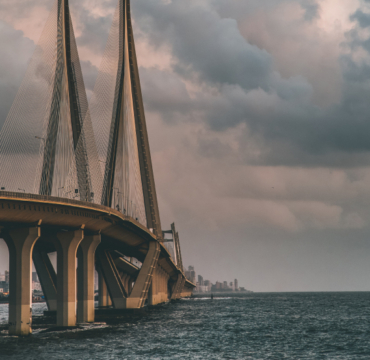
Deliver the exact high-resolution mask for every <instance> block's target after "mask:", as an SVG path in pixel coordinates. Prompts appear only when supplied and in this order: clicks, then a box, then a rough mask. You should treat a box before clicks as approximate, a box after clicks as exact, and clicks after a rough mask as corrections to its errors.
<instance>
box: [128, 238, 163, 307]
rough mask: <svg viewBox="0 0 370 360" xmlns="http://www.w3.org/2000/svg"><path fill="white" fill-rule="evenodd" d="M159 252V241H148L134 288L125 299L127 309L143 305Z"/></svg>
mask: <svg viewBox="0 0 370 360" xmlns="http://www.w3.org/2000/svg"><path fill="white" fill-rule="evenodd" d="M159 253H160V245H159V243H158V242H157V241H151V242H150V243H149V249H148V253H147V255H146V257H145V260H144V262H143V265H142V267H141V269H140V272H139V275H138V277H137V279H136V281H135V285H134V288H133V289H132V291H131V294H130V297H129V298H128V299H127V301H126V307H127V308H128V309H140V308H141V307H143V306H144V303H145V300H146V298H147V297H148V291H149V287H150V284H151V282H152V276H153V271H154V269H155V267H156V266H157V262H158V257H159Z"/></svg>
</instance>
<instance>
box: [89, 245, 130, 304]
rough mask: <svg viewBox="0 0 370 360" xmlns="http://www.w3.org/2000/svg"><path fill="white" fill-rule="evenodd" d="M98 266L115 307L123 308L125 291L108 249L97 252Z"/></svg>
mask: <svg viewBox="0 0 370 360" xmlns="http://www.w3.org/2000/svg"><path fill="white" fill-rule="evenodd" d="M96 257H97V260H98V263H99V268H100V270H101V272H102V275H103V277H104V280H105V283H106V285H107V287H108V292H109V295H110V298H111V300H112V303H113V307H114V308H115V309H124V308H125V305H126V296H127V293H126V291H125V289H124V286H123V284H122V281H121V278H120V276H119V272H118V270H117V268H116V265H115V263H114V261H113V259H112V256H111V254H110V253H109V251H108V250H99V251H98V252H97V256H96Z"/></svg>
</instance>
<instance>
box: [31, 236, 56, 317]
mask: <svg viewBox="0 0 370 360" xmlns="http://www.w3.org/2000/svg"><path fill="white" fill-rule="evenodd" d="M38 244H39V243H37V244H36V246H35V248H34V250H33V255H32V259H33V263H34V265H35V269H36V272H37V275H38V277H39V280H40V283H41V288H42V292H43V293H44V296H45V299H46V304H47V306H48V310H49V311H57V275H56V273H55V270H54V267H53V265H52V263H51V261H50V258H49V256H48V254H47V253H46V252H45V251H42V249H41V248H40V246H39V245H38Z"/></svg>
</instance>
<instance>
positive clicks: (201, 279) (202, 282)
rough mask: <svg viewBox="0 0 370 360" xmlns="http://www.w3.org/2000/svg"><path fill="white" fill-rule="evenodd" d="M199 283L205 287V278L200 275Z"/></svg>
mask: <svg viewBox="0 0 370 360" xmlns="http://www.w3.org/2000/svg"><path fill="white" fill-rule="evenodd" d="M198 283H199V285H201V286H203V285H204V281H203V276H202V275H198Z"/></svg>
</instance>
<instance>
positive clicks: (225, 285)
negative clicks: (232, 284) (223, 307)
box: [222, 281, 229, 290]
mask: <svg viewBox="0 0 370 360" xmlns="http://www.w3.org/2000/svg"><path fill="white" fill-rule="evenodd" d="M222 288H223V289H225V290H226V289H228V288H229V287H228V286H227V281H224V286H223V287H222Z"/></svg>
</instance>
